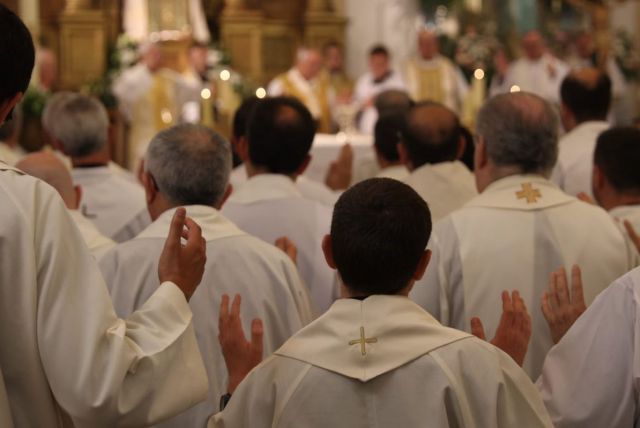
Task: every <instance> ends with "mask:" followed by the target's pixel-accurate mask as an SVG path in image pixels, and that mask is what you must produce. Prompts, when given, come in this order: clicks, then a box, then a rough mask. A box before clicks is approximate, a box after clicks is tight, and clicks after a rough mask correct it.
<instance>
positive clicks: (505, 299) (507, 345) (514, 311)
mask: <svg viewBox="0 0 640 428" xmlns="http://www.w3.org/2000/svg"><path fill="white" fill-rule="evenodd" d="M471 333H473V335H474V336H477V337H478V338H480V339H482V340H487V339H486V336H485V333H484V327H483V325H482V321H481V320H480V318H478V317H474V318H472V319H471ZM530 339H531V317H530V316H529V312H527V306H526V305H525V303H524V300H522V298H521V297H520V293H518V292H517V291H514V292H513V293H512V295H511V297H510V296H509V292H508V291H503V292H502V316H501V317H500V323H499V324H498V328H497V329H496V334H495V336H494V338H493V340H491V344H493V345H494V346H496V347H498V348H500V349H502V350H503V351H504V352H506V353H507V354H508V355H510V356H511V358H513V359H514V361H515V362H516V363H518V365H520V366H522V363H523V362H524V357H525V356H526V355H527V350H528V348H529V340H530Z"/></svg>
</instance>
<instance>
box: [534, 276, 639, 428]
mask: <svg viewBox="0 0 640 428" xmlns="http://www.w3.org/2000/svg"><path fill="white" fill-rule="evenodd" d="M638 379H640V269H635V270H633V271H631V272H629V273H628V274H626V275H624V276H623V277H622V278H620V279H618V280H617V281H615V282H614V283H613V284H611V286H610V287H608V288H607V289H606V290H604V291H603V292H602V293H601V294H600V295H599V296H598V297H597V298H596V299H595V301H594V302H593V303H592V304H591V305H590V306H589V308H588V309H587V311H586V312H585V313H584V314H582V316H581V317H580V318H578V320H577V321H576V323H575V324H574V325H573V326H572V327H571V329H570V330H569V331H568V332H567V334H566V335H565V336H564V337H563V338H562V340H560V342H559V343H558V344H557V345H556V346H555V347H553V348H552V349H551V351H550V352H549V355H548V356H547V359H546V360H545V361H544V366H543V368H542V375H541V376H540V378H539V379H538V382H537V385H538V388H539V389H540V392H541V393H542V398H543V400H544V403H545V405H546V407H547V409H548V410H549V414H550V415H551V419H552V420H553V423H554V425H555V426H556V427H557V428H569V427H572V428H578V427H607V428H630V427H638V426H640V402H639V399H638Z"/></svg>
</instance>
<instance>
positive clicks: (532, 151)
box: [477, 92, 560, 176]
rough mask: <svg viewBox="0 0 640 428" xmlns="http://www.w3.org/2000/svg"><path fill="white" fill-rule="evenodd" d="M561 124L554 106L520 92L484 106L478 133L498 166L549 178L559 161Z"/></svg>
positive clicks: (480, 114)
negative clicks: (514, 168)
mask: <svg viewBox="0 0 640 428" xmlns="http://www.w3.org/2000/svg"><path fill="white" fill-rule="evenodd" d="M559 124H560V122H559V118H558V114H557V112H556V111H555V109H554V108H553V107H552V106H551V104H549V103H548V102H547V101H545V100H543V99H542V98H540V97H538V96H536V95H533V94H530V93H525V92H517V93H510V94H502V95H497V96H495V97H493V98H491V99H489V100H488V101H487V102H486V103H485V104H484V105H483V106H482V108H481V109H480V112H479V113H478V119H477V131H478V132H477V133H478V136H479V137H482V138H483V140H484V142H485V145H486V148H487V155H488V156H489V158H490V159H491V160H492V161H493V162H494V163H495V164H496V166H499V167H517V168H519V169H520V172H521V173H523V174H541V175H544V176H549V174H550V173H551V170H552V169H553V167H554V165H555V164H556V160H557V159H558V128H559Z"/></svg>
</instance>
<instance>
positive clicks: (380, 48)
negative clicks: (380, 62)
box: [369, 45, 389, 57]
mask: <svg viewBox="0 0 640 428" xmlns="http://www.w3.org/2000/svg"><path fill="white" fill-rule="evenodd" d="M373 55H384V56H386V57H388V56H389V49H387V47H386V46H385V45H374V46H373V47H372V48H371V49H370V50H369V56H373Z"/></svg>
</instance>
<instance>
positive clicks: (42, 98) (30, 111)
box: [21, 87, 49, 118]
mask: <svg viewBox="0 0 640 428" xmlns="http://www.w3.org/2000/svg"><path fill="white" fill-rule="evenodd" d="M48 99H49V94H48V93H45V92H43V91H41V90H39V89H37V88H34V87H29V89H27V92H26V93H25V94H24V97H23V98H22V103H21V109H22V114H23V115H24V117H25V118H40V117H42V112H43V111H44V106H45V104H46V103H47V100H48Z"/></svg>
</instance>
